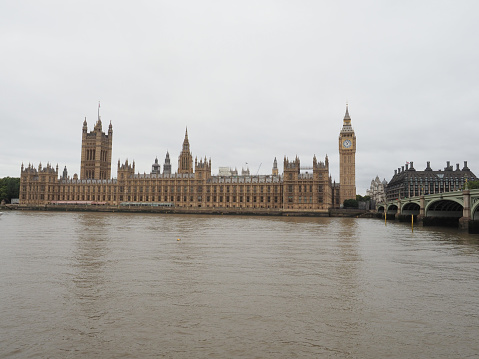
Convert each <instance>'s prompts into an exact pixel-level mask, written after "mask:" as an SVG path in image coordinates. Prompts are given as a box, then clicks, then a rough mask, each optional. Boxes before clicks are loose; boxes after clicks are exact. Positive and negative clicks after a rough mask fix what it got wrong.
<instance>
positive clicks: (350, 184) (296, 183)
mask: <svg viewBox="0 0 479 359" xmlns="http://www.w3.org/2000/svg"><path fill="white" fill-rule="evenodd" d="M112 143H113V127H112V125H111V122H110V125H109V127H108V133H105V132H104V131H103V129H102V122H101V118H100V116H98V120H97V122H96V124H95V126H94V128H93V131H90V132H88V125H87V121H86V119H85V121H84V122H83V129H82V149H81V169H80V177H78V175H77V174H75V175H74V176H73V177H70V176H68V172H67V169H66V167H65V168H64V170H63V173H59V169H58V165H57V166H56V168H54V167H53V166H52V165H50V164H47V165H46V166H42V165H41V164H40V165H39V166H38V167H34V166H33V165H31V164H29V165H28V166H24V165H23V164H22V167H21V177H20V205H25V206H45V205H82V204H83V205H91V204H95V205H105V206H125V205H128V206H130V205H134V206H167V207H175V208H185V209H186V208H189V209H192V210H194V209H200V208H202V209H207V208H210V209H215V210H221V209H237V210H241V209H245V210H250V211H254V210H260V209H262V210H272V211H280V212H281V211H282V212H319V213H321V212H328V210H329V209H330V208H339V207H340V206H341V204H342V203H343V202H344V200H346V199H355V197H356V184H355V154H356V136H355V133H354V130H353V128H352V126H351V118H350V116H349V111H348V107H347V106H346V113H345V116H344V119H343V126H342V129H341V131H340V133H339V158H340V175H339V180H340V181H339V183H336V182H333V181H332V179H331V175H330V173H329V159H328V157H327V156H326V157H325V159H324V161H318V160H317V159H316V156H313V163H312V166H308V167H302V166H301V163H300V159H299V158H298V157H297V156H296V158H294V159H292V160H290V159H288V158H286V157H284V161H283V173H282V174H280V173H279V170H278V164H277V160H276V158H275V159H274V161H273V166H272V171H271V174H268V175H250V173H249V171H248V170H246V171H245V170H243V171H242V173H241V174H240V175H239V174H238V173H236V172H230V173H224V172H223V173H222V172H221V171H220V173H219V174H218V175H213V174H212V173H211V159H209V160H208V159H207V158H206V157H205V158H201V159H199V160H198V159H197V158H195V159H194V160H193V155H192V152H191V150H190V142H189V138H188V130H186V133H185V138H184V140H183V146H182V150H181V153H180V155H179V157H178V170H177V171H176V173H172V169H171V163H170V155H169V153H168V152H167V153H166V158H165V161H164V165H163V171H161V165H160V164H159V163H158V159H156V160H155V162H154V164H153V165H152V169H151V172H150V173H149V174H147V173H144V174H139V173H135V172H136V171H135V162H132V163H129V162H128V160H126V161H125V162H124V163H121V162H120V160H118V164H117V178H112V176H111V163H112V159H111V154H112Z"/></svg>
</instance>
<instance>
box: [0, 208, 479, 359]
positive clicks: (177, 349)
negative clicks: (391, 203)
mask: <svg viewBox="0 0 479 359" xmlns="http://www.w3.org/2000/svg"><path fill="white" fill-rule="evenodd" d="M178 239H180V240H178ZM478 338H479V236H477V235H468V234H461V233H459V232H457V231H456V230H451V229H438V228H430V227H429V228H423V227H415V228H414V232H412V231H411V227H410V226H409V225H405V224H402V223H393V222H388V224H387V226H385V224H384V222H383V221H381V220H377V219H350V218H291V217H285V218H282V217H246V216H245V217H233V216H195V215H169V214H166V215H158V214H124V213H123V214H120V213H75V212H57V213H47V212H20V211H8V212H4V213H3V215H2V216H0V358H473V357H479V339H478Z"/></svg>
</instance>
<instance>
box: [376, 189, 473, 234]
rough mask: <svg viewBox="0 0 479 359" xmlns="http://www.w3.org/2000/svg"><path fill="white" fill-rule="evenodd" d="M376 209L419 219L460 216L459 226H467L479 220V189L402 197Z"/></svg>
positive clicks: (378, 204) (381, 204)
mask: <svg viewBox="0 0 479 359" xmlns="http://www.w3.org/2000/svg"><path fill="white" fill-rule="evenodd" d="M376 209H377V211H378V212H379V213H386V214H387V216H398V217H399V216H400V215H404V216H411V215H413V216H416V218H417V219H418V220H422V219H424V218H426V217H435V218H438V219H440V218H446V217H447V218H459V226H460V227H462V228H467V223H468V222H469V221H470V220H479V189H471V190H469V189H467V190H460V191H454V192H444V193H436V194H430V195H421V196H416V197H408V198H400V199H396V200H391V201H388V202H386V203H377V204H376Z"/></svg>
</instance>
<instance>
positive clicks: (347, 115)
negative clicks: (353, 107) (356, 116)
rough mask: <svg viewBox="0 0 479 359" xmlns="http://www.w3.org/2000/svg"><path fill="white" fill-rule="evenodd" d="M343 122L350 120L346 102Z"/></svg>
mask: <svg viewBox="0 0 479 359" xmlns="http://www.w3.org/2000/svg"><path fill="white" fill-rule="evenodd" d="M344 119H345V120H351V117H349V109H348V103H347V102H346V114H345V115H344Z"/></svg>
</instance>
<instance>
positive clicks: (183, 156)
mask: <svg viewBox="0 0 479 359" xmlns="http://www.w3.org/2000/svg"><path fill="white" fill-rule="evenodd" d="M178 173H179V174H184V173H193V156H192V155H191V152H190V142H189V141H188V128H187V129H186V133H185V139H184V141H183V149H182V151H181V153H180V156H179V157H178Z"/></svg>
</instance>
